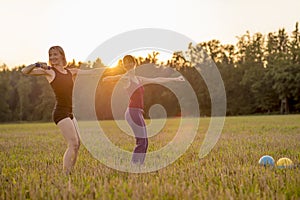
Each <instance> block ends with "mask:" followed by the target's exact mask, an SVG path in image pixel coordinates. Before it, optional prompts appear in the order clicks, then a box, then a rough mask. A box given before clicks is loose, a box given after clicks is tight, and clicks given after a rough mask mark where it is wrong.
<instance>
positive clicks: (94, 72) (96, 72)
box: [69, 68, 105, 76]
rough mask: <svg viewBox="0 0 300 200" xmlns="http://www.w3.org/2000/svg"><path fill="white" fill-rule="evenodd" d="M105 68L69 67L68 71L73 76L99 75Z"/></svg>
mask: <svg viewBox="0 0 300 200" xmlns="http://www.w3.org/2000/svg"><path fill="white" fill-rule="evenodd" d="M104 70H105V68H94V69H78V68H70V69H69V71H70V72H71V73H72V75H73V76H75V75H78V74H80V75H99V74H100V73H101V72H103V71H104Z"/></svg>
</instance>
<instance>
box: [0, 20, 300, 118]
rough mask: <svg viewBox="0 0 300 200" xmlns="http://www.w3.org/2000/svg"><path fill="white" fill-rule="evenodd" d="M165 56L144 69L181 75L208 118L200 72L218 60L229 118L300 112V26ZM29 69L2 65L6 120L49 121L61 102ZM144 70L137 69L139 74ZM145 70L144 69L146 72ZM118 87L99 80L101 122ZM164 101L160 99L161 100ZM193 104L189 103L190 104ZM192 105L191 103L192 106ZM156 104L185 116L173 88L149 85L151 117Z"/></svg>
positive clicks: (146, 61)
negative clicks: (56, 99)
mask: <svg viewBox="0 0 300 200" xmlns="http://www.w3.org/2000/svg"><path fill="white" fill-rule="evenodd" d="M158 55H159V52H152V53H151V54H148V56H147V57H136V60H137V62H138V65H139V66H142V65H143V66H144V65H149V66H155V67H154V68H151V69H153V70H156V71H155V72H153V73H154V74H157V75H158V76H171V75H172V74H174V72H175V71H176V72H179V73H181V74H182V75H183V76H184V77H185V79H186V80H187V81H189V83H190V84H191V86H192V88H193V90H194V91H195V94H196V96H197V100H198V102H199V109H200V113H201V115H202V116H210V111H211V99H210V95H209V92H208V89H207V86H206V84H205V81H204V80H203V77H201V75H200V74H199V73H198V72H197V71H196V70H197V69H200V70H205V67H207V66H208V65H209V62H212V61H213V63H214V64H215V65H216V67H217V68H218V70H219V72H220V74H221V77H222V79H223V82H224V86H225V91H226V97H227V113H226V114H227V115H251V114H289V113H299V112H300V32H299V27H298V22H297V23H296V24H295V29H294V30H293V31H292V33H291V34H288V33H287V32H286V30H285V29H284V28H281V29H279V30H278V31H276V32H270V33H268V34H266V35H263V34H261V33H254V34H250V32H248V31H247V32H246V33H245V34H243V35H241V36H240V37H238V42H237V43H236V44H235V45H233V44H221V42H220V41H218V40H211V41H208V42H201V43H198V44H196V45H193V44H187V50H186V51H178V52H174V53H173V56H172V58H170V59H169V60H168V61H167V62H160V61H159V59H158ZM68 65H69V67H81V68H99V67H102V68H105V71H104V74H103V77H105V76H107V75H115V74H123V73H125V71H124V70H123V68H122V66H121V65H122V63H121V61H119V63H118V64H117V66H116V67H114V68H108V67H105V66H104V64H103V63H102V62H101V58H98V59H97V60H95V61H93V62H89V63H84V62H78V63H76V62H75V60H73V61H72V62H71V63H69V64H68ZM23 67H24V66H17V67H14V68H12V69H11V68H9V67H8V66H6V65H5V64H3V65H2V66H0V92H1V94H2V98H0V121H1V122H8V121H49V120H51V113H52V109H53V106H54V102H55V98H54V95H53V93H52V90H51V88H50V85H49V84H48V83H47V81H46V79H45V78H43V77H31V76H25V75H23V74H22V73H21V72H20V70H21V69H22V68H23ZM138 69H139V67H137V70H138ZM143 69H144V68H143ZM114 87H115V83H103V82H101V81H99V83H98V89H97V91H96V99H95V102H96V104H95V108H96V114H97V117H98V118H99V119H112V117H113V116H112V111H111V95H112V91H113V89H114ZM158 97H159V98H158ZM186 101H188V100H186ZM187 103H188V102H187ZM154 104H161V105H162V106H164V107H165V109H166V112H167V115H168V116H170V117H173V116H179V115H180V106H179V104H178V99H176V96H175V95H174V94H173V93H172V91H170V90H169V89H168V88H165V87H163V86H161V85H157V84H150V85H146V86H145V116H146V117H148V115H149V113H148V111H149V108H150V107H151V106H152V105H154Z"/></svg>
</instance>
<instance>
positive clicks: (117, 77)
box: [103, 75, 126, 82]
mask: <svg viewBox="0 0 300 200" xmlns="http://www.w3.org/2000/svg"><path fill="white" fill-rule="evenodd" d="M121 78H126V77H124V76H123V75H115V76H106V77H104V78H103V81H104V82H108V81H118V80H120V79H121Z"/></svg>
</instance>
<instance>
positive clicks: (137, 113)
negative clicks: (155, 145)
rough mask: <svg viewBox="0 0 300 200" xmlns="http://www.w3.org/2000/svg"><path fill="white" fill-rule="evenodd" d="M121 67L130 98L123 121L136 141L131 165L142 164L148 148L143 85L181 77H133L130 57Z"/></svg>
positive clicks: (119, 76) (132, 60)
mask: <svg viewBox="0 0 300 200" xmlns="http://www.w3.org/2000/svg"><path fill="white" fill-rule="evenodd" d="M123 67H124V68H125V70H126V72H127V73H126V74H127V76H126V77H125V80H126V85H127V86H126V90H127V93H128V95H129V97H130V100H129V105H128V107H127V110H126V112H125V119H126V121H127V122H128V124H129V125H130V127H131V129H132V131H133V132H134V135H135V139H136V146H135V148H134V151H133V155H132V160H131V162H132V163H133V164H143V163H144V161H145V157H146V152H147V148H148V138H147V130H146V124H145V120H144V117H143V113H144V87H143V84H148V83H165V82H169V81H184V78H183V77H182V76H179V77H176V78H165V77H157V78H145V77H141V76H136V75H135V67H136V61H135V58H134V57H133V56H131V55H126V56H125V57H124V58H123ZM121 76H122V75H116V76H107V77H105V78H104V79H103V80H104V81H114V80H119V79H120V78H121Z"/></svg>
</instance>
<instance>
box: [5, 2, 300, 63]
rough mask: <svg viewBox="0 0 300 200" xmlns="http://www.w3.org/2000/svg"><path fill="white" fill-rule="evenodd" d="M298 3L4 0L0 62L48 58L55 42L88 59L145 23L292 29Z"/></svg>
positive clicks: (206, 32)
mask: <svg viewBox="0 0 300 200" xmlns="http://www.w3.org/2000/svg"><path fill="white" fill-rule="evenodd" d="M299 8H300V1H299V0H285V1H282V0H249V1H248V0H151V1H141V0H127V1H124V0H105V1H104V0H102V1H101V0H26V1H25V0H0V26H1V33H0V34H1V37H0V65H2V64H3V63H5V64H6V65H8V66H9V67H14V66H20V65H23V64H25V65H29V64H31V63H35V62H37V61H45V62H47V61H48V49H49V48H50V47H51V46H54V45H59V46H62V47H63V48H64V50H65V53H66V56H67V60H68V61H71V60H72V59H75V60H76V61H85V60H86V58H87V57H88V56H89V54H90V53H91V52H92V51H93V50H94V49H95V48H97V47H98V46H99V45H101V44H102V43H103V42H105V41H107V40H109V39H110V38H112V37H113V36H116V35H119V34H121V33H123V32H126V31H131V30H134V29H140V28H162V29H168V30H172V31H175V32H178V33H180V34H183V35H185V36H187V37H189V38H191V39H192V40H193V41H196V42H197V43H200V42H205V41H209V40H212V39H218V40H220V41H221V43H222V44H236V42H237V36H241V35H243V34H245V33H246V31H250V33H251V34H253V33H256V32H260V33H262V34H267V33H269V32H277V31H278V29H279V28H285V29H286V31H287V32H288V33H291V32H292V31H293V30H294V28H295V24H296V22H300V14H299ZM105 64H106V63H105Z"/></svg>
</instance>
